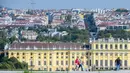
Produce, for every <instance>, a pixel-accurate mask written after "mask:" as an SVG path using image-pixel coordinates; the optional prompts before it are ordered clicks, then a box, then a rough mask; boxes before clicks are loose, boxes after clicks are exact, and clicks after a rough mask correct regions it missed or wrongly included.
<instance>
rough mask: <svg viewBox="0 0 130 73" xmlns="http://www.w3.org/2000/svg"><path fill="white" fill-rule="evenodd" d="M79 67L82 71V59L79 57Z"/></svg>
mask: <svg viewBox="0 0 130 73" xmlns="http://www.w3.org/2000/svg"><path fill="white" fill-rule="evenodd" d="M79 68H81V71H83V61H82V60H81V59H80V60H79ZM79 68H78V70H79Z"/></svg>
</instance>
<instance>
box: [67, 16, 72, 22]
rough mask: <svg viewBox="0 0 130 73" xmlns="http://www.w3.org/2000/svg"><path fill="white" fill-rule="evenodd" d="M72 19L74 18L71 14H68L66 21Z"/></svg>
mask: <svg viewBox="0 0 130 73" xmlns="http://www.w3.org/2000/svg"><path fill="white" fill-rule="evenodd" d="M71 19H72V15H71V14H68V15H66V17H65V20H66V22H71Z"/></svg>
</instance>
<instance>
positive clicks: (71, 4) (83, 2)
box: [0, 0, 130, 9]
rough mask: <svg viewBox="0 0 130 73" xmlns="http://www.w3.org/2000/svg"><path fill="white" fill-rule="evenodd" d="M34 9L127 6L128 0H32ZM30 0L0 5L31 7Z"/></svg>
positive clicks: (6, 1)
mask: <svg viewBox="0 0 130 73" xmlns="http://www.w3.org/2000/svg"><path fill="white" fill-rule="evenodd" d="M33 2H34V3H36V4H35V5H34V6H33V8H35V9H48V8H49V9H64V8H89V9H91V8H92V9H95V8H129V9H130V0H33ZM30 3H31V0H0V5H3V6H6V7H10V8H22V9H23V8H26V9H27V8H32V6H31V4H30Z"/></svg>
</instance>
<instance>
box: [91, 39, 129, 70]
mask: <svg viewBox="0 0 130 73" xmlns="http://www.w3.org/2000/svg"><path fill="white" fill-rule="evenodd" d="M90 45H91V47H90V48H91V54H92V56H91V58H90V60H91V62H92V67H93V68H95V69H107V70H108V69H115V60H116V59H117V58H118V57H120V59H121V69H130V40H129V39H127V40H124V39H114V38H110V39H98V40H93V41H90Z"/></svg>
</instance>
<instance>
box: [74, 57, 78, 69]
mask: <svg viewBox="0 0 130 73" xmlns="http://www.w3.org/2000/svg"><path fill="white" fill-rule="evenodd" d="M78 68H79V57H77V58H76V60H75V70H76V71H77V70H78Z"/></svg>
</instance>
